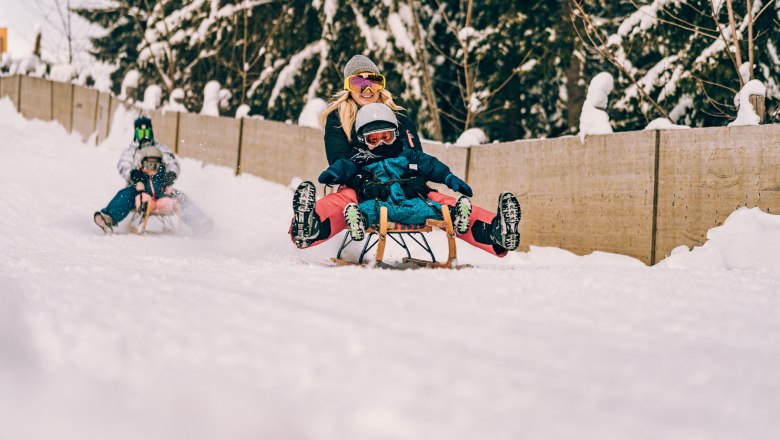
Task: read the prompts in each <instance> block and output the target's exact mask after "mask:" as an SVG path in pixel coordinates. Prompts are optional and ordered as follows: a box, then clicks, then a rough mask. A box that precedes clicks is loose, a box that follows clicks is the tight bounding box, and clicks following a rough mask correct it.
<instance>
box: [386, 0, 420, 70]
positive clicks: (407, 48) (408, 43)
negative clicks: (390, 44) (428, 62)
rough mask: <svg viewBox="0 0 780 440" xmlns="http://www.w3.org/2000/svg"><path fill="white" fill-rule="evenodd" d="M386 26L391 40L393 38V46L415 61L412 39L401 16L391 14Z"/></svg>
mask: <svg viewBox="0 0 780 440" xmlns="http://www.w3.org/2000/svg"><path fill="white" fill-rule="evenodd" d="M407 7H408V6H407ZM387 25H388V26H389V27H390V31H391V32H392V34H393V38H395V44H396V45H397V46H398V47H400V48H401V49H403V50H404V52H406V53H407V54H408V55H409V58H411V59H412V60H413V61H416V60H417V51H416V50H415V48H414V43H412V38H411V37H410V36H409V33H408V32H407V31H406V26H405V25H404V22H403V20H402V19H401V16H400V15H399V14H396V13H391V14H390V15H389V16H388V17H387Z"/></svg>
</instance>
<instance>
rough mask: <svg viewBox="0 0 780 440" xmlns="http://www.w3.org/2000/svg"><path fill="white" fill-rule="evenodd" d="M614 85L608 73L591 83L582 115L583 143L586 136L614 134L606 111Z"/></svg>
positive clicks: (600, 74) (581, 131)
mask: <svg viewBox="0 0 780 440" xmlns="http://www.w3.org/2000/svg"><path fill="white" fill-rule="evenodd" d="M614 84H615V80H614V79H613V78H612V75H610V74H609V73H607V72H601V73H599V74H598V75H596V76H594V77H593V79H592V80H591V81H590V85H589V86H588V94H587V96H586V97H585V102H584V103H583V105H582V114H581V115H580V140H581V141H583V142H584V141H585V136H588V135H594V134H609V133H612V125H611V124H610V122H609V115H607V112H606V111H605V109H606V108H607V102H608V99H609V93H610V92H611V91H612V88H613V87H614Z"/></svg>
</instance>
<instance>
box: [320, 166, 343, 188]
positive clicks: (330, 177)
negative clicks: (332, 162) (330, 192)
mask: <svg viewBox="0 0 780 440" xmlns="http://www.w3.org/2000/svg"><path fill="white" fill-rule="evenodd" d="M317 180H318V181H319V182H320V183H324V184H325V185H333V184H334V183H339V176H338V174H336V172H335V171H333V170H331V169H330V168H328V169H327V170H325V171H323V172H322V173H321V174H320V177H319V178H317Z"/></svg>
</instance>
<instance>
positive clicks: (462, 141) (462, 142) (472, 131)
mask: <svg viewBox="0 0 780 440" xmlns="http://www.w3.org/2000/svg"><path fill="white" fill-rule="evenodd" d="M487 141H488V137H487V134H485V132H484V131H483V130H482V129H481V128H469V129H468V130H466V131H464V132H463V133H461V134H460V136H458V140H456V141H455V143H454V144H453V145H455V146H457V147H470V146H472V145H479V144H486V143H487Z"/></svg>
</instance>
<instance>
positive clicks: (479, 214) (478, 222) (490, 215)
mask: <svg viewBox="0 0 780 440" xmlns="http://www.w3.org/2000/svg"><path fill="white" fill-rule="evenodd" d="M428 198H429V199H431V200H433V201H436V202H439V203H441V204H442V205H448V206H455V203H456V202H457V200H456V199H455V198H454V197H450V196H447V195H444V194H442V193H439V192H436V191H431V192H429V193H428ZM494 218H496V213H495V212H490V211H488V210H486V209H484V208H480V207H479V206H476V205H473V206H472V208H471V217H470V218H469V229H468V231H467V232H466V233H465V234H462V235H457V237H458V238H460V239H461V240H463V241H465V242H466V243H468V244H470V245H472V246H476V247H478V248H480V249H482V250H483V251H485V252H488V253H491V254H493V255H496V256H498V257H504V256H506V254H507V250H506V249H503V248H501V247H500V246H496V245H494V244H492V243H482V242H479V241H477V240H476V239H475V238H474V231H475V228H479V229H480V230H481V229H485V227H489V226H490V224H491V223H492V222H493V219H494ZM483 241H487V240H483Z"/></svg>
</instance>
